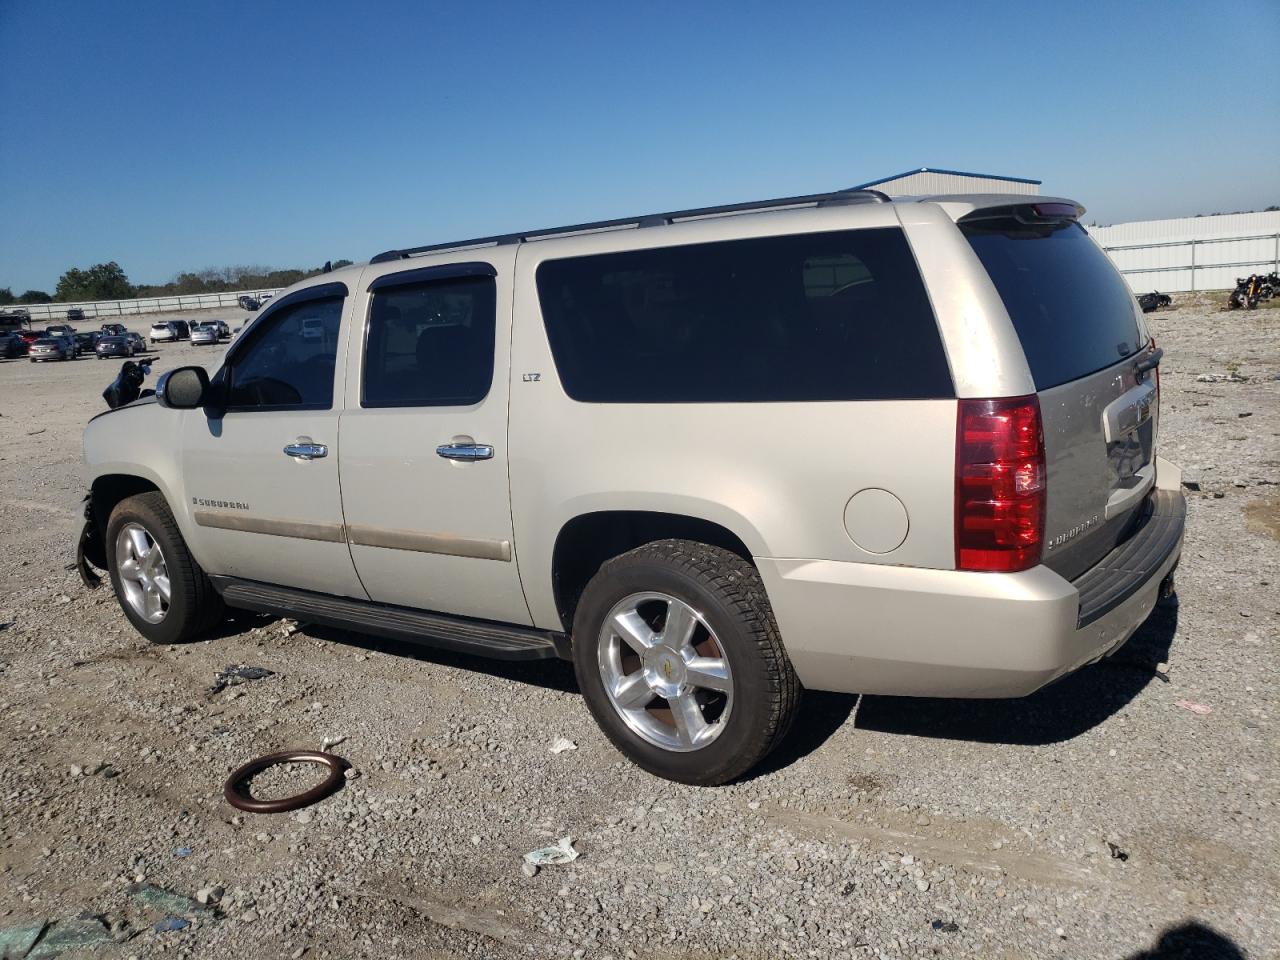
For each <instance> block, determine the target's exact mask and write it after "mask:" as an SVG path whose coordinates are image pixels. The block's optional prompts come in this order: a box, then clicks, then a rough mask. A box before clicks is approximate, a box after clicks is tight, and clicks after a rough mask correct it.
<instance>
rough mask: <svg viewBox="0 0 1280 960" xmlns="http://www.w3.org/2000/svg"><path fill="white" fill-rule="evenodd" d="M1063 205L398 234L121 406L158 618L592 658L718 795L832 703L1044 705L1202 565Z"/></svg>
mask: <svg viewBox="0 0 1280 960" xmlns="http://www.w3.org/2000/svg"><path fill="white" fill-rule="evenodd" d="M1081 212H1082V208H1080V207H1079V206H1077V205H1076V204H1074V203H1072V202H1069V201H1063V200H1052V199H1047V198H1023V197H1010V196H941V197H926V198H914V199H910V200H895V201H889V200H888V198H887V197H884V196H883V195H881V194H877V193H874V192H870V191H862V192H843V193H834V194H823V195H818V196H810V197H796V198H788V199H785V200H777V201H768V202H763V203H755V204H739V205H734V206H731V207H720V208H712V209H703V210H691V211H683V212H679V213H668V214H658V215H654V216H647V217H639V218H635V219H630V220H618V221H610V222H605V223H598V224H582V225H576V226H572V227H566V228H562V229H556V230H544V231H540V232H534V233H526V234H514V235H510V236H502V237H489V238H482V239H478V240H472V241H467V242H463V243H454V244H441V245H436V246H430V247H419V248H416V249H410V250H395V251H390V252H388V253H385V254H382V255H380V256H377V257H375V258H373V260H372V261H371V262H370V263H368V264H365V265H360V266H353V267H348V268H345V269H342V270H338V271H335V272H332V273H329V274H325V275H322V276H319V277H316V278H314V279H312V280H309V281H305V282H304V283H302V284H299V285H297V286H295V287H293V288H291V289H290V290H288V291H286V292H285V293H284V294H283V295H281V296H280V297H278V298H277V299H276V300H274V301H273V302H272V303H271V304H270V305H269V306H268V307H266V308H265V309H264V310H263V311H262V312H261V313H260V314H259V315H258V316H257V317H256V318H255V319H254V320H253V322H252V325H251V326H249V327H248V328H246V330H245V332H244V333H243V334H242V335H241V336H240V337H239V338H238V339H237V340H236V341H235V343H234V344H233V345H232V346H231V347H230V349H229V350H228V351H227V355H226V358H225V362H224V363H223V365H222V366H221V367H220V368H219V369H218V370H217V371H215V372H214V373H213V374H212V376H210V375H208V374H206V372H205V371H204V370H203V369H202V368H199V367H185V368H181V369H178V370H174V371H172V372H170V373H169V374H167V375H166V376H165V377H163V378H162V379H161V381H160V382H159V384H158V386H157V391H156V397H155V398H154V400H149V399H143V400H140V401H138V402H136V403H133V404H131V405H128V406H125V407H122V408H120V409H118V410H114V411H111V412H109V413H107V414H103V415H102V416H99V417H98V418H96V419H95V420H94V421H92V422H91V423H90V425H89V426H88V428H87V430H86V432H85V440H84V445H85V455H86V458H87V460H88V463H89V465H90V467H91V473H92V477H93V484H92V491H91V495H90V501H89V507H88V525H87V528H86V532H85V535H84V546H85V552H86V555H87V556H88V558H89V559H90V560H91V561H93V562H95V563H97V564H99V565H101V566H104V567H106V568H108V569H109V570H110V574H111V580H112V583H113V585H114V587H115V590H116V593H117V594H118V596H119V598H120V601H121V605H122V607H123V609H124V612H125V614H126V616H127V617H128V618H129V619H130V620H131V621H132V622H133V624H134V625H135V626H136V627H137V629H138V630H139V631H140V632H141V633H143V634H144V635H145V636H147V637H148V638H150V639H152V640H154V641H157V642H161V643H172V642H175V641H182V640H188V639H192V638H195V637H198V636H200V635H201V633H202V631H204V630H206V629H207V628H208V627H209V626H210V625H211V624H212V623H213V622H214V621H216V620H218V619H219V618H220V617H221V616H222V614H223V608H224V605H226V606H231V607H238V608H245V609H249V610H257V611H264V612H267V613H271V614H278V615H288V616H293V617H297V618H298V619H300V620H303V621H308V622H313V623H322V624H328V625H336V626H340V627H346V628H350V629H352V630H357V631H361V632H367V633H374V634H381V635H386V636H391V637H398V638H403V639H409V640H414V641H420V642H422V643H426V644H432V645H435V646H441V647H447V648H450V649H453V650H461V651H467V652H470V653H475V654H480V655H483V656H491V657H506V658H513V659H518V658H538V657H564V658H569V659H572V660H573V662H574V665H575V669H576V672H577V676H578V681H579V684H580V686H581V689H582V692H583V695H584V698H585V699H586V702H587V705H588V707H589V708H590V709H591V711H592V713H593V714H594V716H595V718H596V720H597V721H598V722H599V724H600V726H601V727H602V728H603V730H604V732H605V733H606V735H607V736H608V737H609V738H610V739H611V740H612V741H613V742H614V743H615V744H616V745H617V746H618V748H619V749H620V750H622V751H623V752H624V753H625V754H626V755H627V756H629V757H630V758H632V759H633V760H634V761H635V762H636V763H638V764H640V765H641V766H643V767H645V768H646V769H648V770H651V771H653V772H655V773H657V774H659V775H661V776H664V777H669V778H672V779H675V780H680V781H685V782H689V783H700V784H715V783H721V782H724V781H726V780H729V779H732V778H734V777H736V776H738V775H740V774H742V773H743V772H744V771H746V770H747V769H749V768H750V767H751V766H752V765H753V764H755V763H757V762H758V761H759V760H760V759H761V758H762V757H764V756H765V754H766V753H768V752H769V750H771V749H772V748H773V747H774V746H775V745H776V744H777V743H778V741H779V740H780V739H781V738H782V737H783V735H784V734H785V733H786V730H787V728H788V725H789V724H790V722H791V720H792V718H793V716H794V714H795V711H796V706H797V702H798V700H799V697H800V694H801V690H802V689H803V688H809V689H813V690H835V691H850V692H855V691H856V692H865V693H876V694H900V695H908V696H944V697H1011V696H1021V695H1025V694H1028V693H1030V692H1032V691H1033V690H1036V689H1037V688H1039V687H1041V686H1043V685H1044V684H1046V683H1048V682H1050V681H1051V680H1053V679H1055V678H1057V677H1060V676H1062V675H1063V674H1065V673H1067V672H1069V671H1071V670H1074V669H1076V668H1077V667H1080V666H1082V665H1084V664H1087V663H1090V662H1093V661H1095V660H1097V659H1099V658H1100V657H1103V656H1105V655H1107V654H1108V653H1110V652H1112V651H1114V650H1115V649H1116V648H1118V647H1119V646H1120V645H1121V644H1123V643H1124V642H1125V640H1126V639H1127V638H1128V637H1129V636H1130V635H1131V634H1132V633H1133V631H1134V630H1135V629H1136V628H1137V627H1138V626H1139V624H1141V623H1142V622H1143V620H1144V619H1145V618H1146V617H1147V615H1148V614H1149V613H1150V611H1151V609H1152V607H1153V605H1154V604H1155V603H1156V601H1157V598H1158V596H1159V595H1160V591H1161V589H1162V587H1163V588H1165V589H1168V588H1169V587H1170V586H1171V583H1172V576H1171V575H1172V571H1173V568H1174V566H1175V564H1176V563H1177V560H1178V556H1179V552H1180V549H1181V543H1182V531H1183V521H1184V514H1185V506H1184V501H1183V499H1182V496H1181V493H1180V492H1179V474H1178V470H1177V468H1176V467H1174V466H1172V465H1171V464H1169V463H1168V462H1166V461H1164V460H1161V459H1159V458H1158V457H1157V456H1156V425H1157V419H1158V405H1159V379H1158V373H1157V371H1156V366H1157V364H1158V362H1159V359H1160V355H1161V351H1160V350H1159V349H1157V348H1156V345H1155V344H1154V343H1153V342H1152V340H1151V338H1150V337H1149V336H1148V335H1147V332H1146V330H1145V328H1144V326H1143V320H1142V314H1141V313H1140V311H1139V310H1138V308H1137V305H1136V303H1135V301H1134V298H1133V296H1132V295H1131V294H1130V292H1129V290H1128V288H1127V287H1126V285H1125V283H1124V280H1123V279H1122V278H1121V277H1120V275H1119V274H1118V273H1117V272H1116V270H1115V269H1114V268H1113V267H1112V266H1111V264H1110V262H1109V261H1108V260H1107V258H1106V256H1105V255H1104V254H1103V253H1102V252H1101V251H1100V250H1099V248H1098V247H1097V246H1096V245H1095V244H1094V243H1093V242H1092V241H1091V240H1090V238H1089V237H1088V236H1087V234H1086V233H1085V231H1084V230H1083V229H1082V228H1081V227H1080V225H1079V224H1078V223H1077V219H1078V217H1079V214H1080V213H1081Z"/></svg>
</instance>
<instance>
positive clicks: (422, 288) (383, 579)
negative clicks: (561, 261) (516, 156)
mask: <svg viewBox="0 0 1280 960" xmlns="http://www.w3.org/2000/svg"><path fill="white" fill-rule="evenodd" d="M514 249H515V248H514V247H512V248H510V249H509V250H506V249H502V248H499V249H497V250H486V251H484V252H485V254H486V255H489V256H486V259H485V261H484V262H475V261H472V262H466V263H450V264H440V265H436V266H430V267H425V268H423V267H419V268H416V269H408V270H407V269H405V266H406V265H405V264H404V263H403V262H398V263H391V264H379V265H374V266H371V267H369V268H368V269H367V270H366V271H365V273H364V276H363V277H362V278H361V281H360V285H361V287H362V289H361V290H360V291H358V292H357V294H356V300H357V302H356V310H355V315H356V317H358V318H364V322H365V329H364V331H363V336H353V337H352V338H351V341H352V347H351V349H352V356H351V358H350V360H349V361H348V369H349V371H350V373H349V375H348V377H347V402H346V407H345V409H344V411H343V413H342V418H341V423H340V425H339V443H340V444H341V447H342V460H341V479H342V500H343V508H344V511H345V513H346V522H347V537H348V539H349V541H350V545H351V555H352V558H353V559H354V560H355V565H356V570H357V571H358V572H359V574H360V579H361V580H362V581H363V583H364V585H365V587H366V588H367V589H368V591H369V596H370V598H371V599H373V600H379V601H382V602H384V603H392V604H397V605H401V606H408V607H415V608H418V609H423V610H434V611H438V612H441V613H452V614H459V615H462V616H469V617H478V618H482V619H488V620H501V621H504V622H507V623H521V624H529V623H531V622H532V621H531V619H530V617H529V610H528V607H527V605H526V604H525V599H524V593H523V591H522V590H521V587H520V577H519V574H518V573H517V570H516V562H515V560H516V558H515V545H514V544H513V543H512V530H511V496H510V488H509V479H508V472H507V450H506V440H507V399H508V380H509V376H508V366H509V360H508V357H509V351H510V342H511V302H512V294H511V291H512V287H511V282H512V281H511V272H512V267H513V265H514V261H515V254H514ZM358 332H359V330H358V328H357V333H358Z"/></svg>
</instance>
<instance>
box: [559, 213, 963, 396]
mask: <svg viewBox="0 0 1280 960" xmlns="http://www.w3.org/2000/svg"><path fill="white" fill-rule="evenodd" d="M538 296H539V298H540V300H541V303H542V314H543V318H544V320H545V322H546V327H547V335H548V337H549V339H550V341H551V349H552V352H553V353H554V355H555V361H556V367H557V369H558V370H559V373H560V379H561V381H562V383H563V384H564V388H565V390H566V391H567V392H568V394H569V396H571V397H572V398H573V399H575V400H582V401H588V402H597V403H662V402H681V401H685V402H716V401H745V402H766V401H787V400H879V399H891V398H903V399H920V398H932V397H950V396H954V395H955V394H954V389H953V387H952V384H951V376H950V373H949V371H948V369H947V363H946V357H945V355H944V354H943V350H942V343H941V341H940V339H939V336H938V329H937V325H936V323H935V322H934V318H933V312H932V310H931V309H930V307H929V301H928V298H927V297H926V295H925V291H924V287H923V284H922V283H921V280H920V274H919V272H918V271H917V269H916V265H915V260H914V258H913V257H912V256H911V251H910V249H909V248H908V246H907V242H906V239H905V237H903V235H902V231H901V230H898V229H875V230H856V231H846V232H840V233H810V234H800V235H795V236H786V237H768V238H761V239H752V240H733V241H726V242H722V243H708V244H696V245H692V246H682V247H664V248H661V249H656V250H637V251H632V252H626V253H610V254H602V255H597V256H590V257H578V258H573V259H568V260H552V261H548V262H546V263H543V264H542V265H541V266H540V267H539V268H538Z"/></svg>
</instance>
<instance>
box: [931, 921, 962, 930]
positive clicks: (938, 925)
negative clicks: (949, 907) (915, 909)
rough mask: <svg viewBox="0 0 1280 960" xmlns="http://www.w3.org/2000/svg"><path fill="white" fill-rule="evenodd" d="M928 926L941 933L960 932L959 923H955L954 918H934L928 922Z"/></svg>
mask: <svg viewBox="0 0 1280 960" xmlns="http://www.w3.org/2000/svg"><path fill="white" fill-rule="evenodd" d="M929 926H931V927H933V929H935V930H937V931H939V932H941V933H959V932H960V924H958V923H956V922H955V921H954V920H935V921H933V923H931V924H929Z"/></svg>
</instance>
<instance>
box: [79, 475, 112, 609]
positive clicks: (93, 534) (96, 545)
mask: <svg viewBox="0 0 1280 960" xmlns="http://www.w3.org/2000/svg"><path fill="white" fill-rule="evenodd" d="M106 570H107V548H106V544H105V543H104V542H103V527H102V525H101V524H99V523H98V522H97V518H96V517H95V516H94V512H93V491H92V490H90V491H89V492H88V493H86V494H85V495H84V526H83V527H81V529H80V537H79V538H78V539H77V541H76V572H77V573H78V574H80V580H81V582H83V583H84V585H85V586H86V587H88V588H89V589H90V590H96V589H97V588H98V587H100V586H102V574H103V573H105V572H106ZM99 571H101V572H99Z"/></svg>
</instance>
